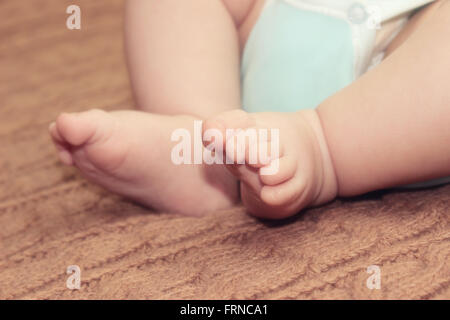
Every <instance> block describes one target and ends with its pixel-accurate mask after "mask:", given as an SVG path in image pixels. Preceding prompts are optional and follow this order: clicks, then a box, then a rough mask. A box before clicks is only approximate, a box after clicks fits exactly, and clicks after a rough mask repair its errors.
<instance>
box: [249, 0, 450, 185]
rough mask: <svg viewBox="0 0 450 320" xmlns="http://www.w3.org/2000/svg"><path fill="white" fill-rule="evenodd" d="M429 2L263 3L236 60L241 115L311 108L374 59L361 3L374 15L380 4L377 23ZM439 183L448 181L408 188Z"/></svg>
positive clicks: (282, 0) (318, 0)
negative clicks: (238, 66) (239, 62)
mask: <svg viewBox="0 0 450 320" xmlns="http://www.w3.org/2000/svg"><path fill="white" fill-rule="evenodd" d="M431 1H432V0H402V1H392V0H366V1H359V2H358V1H355V0H339V1H336V0H267V1H266V4H265V7H264V9H263V11H262V13H261V15H260V18H259V20H258V21H257V23H256V25H255V26H254V28H253V30H252V32H251V34H250V36H249V38H248V41H247V44H246V47H245V49H244V54H243V58H242V67H241V83H242V106H243V108H244V110H246V111H248V112H261V111H277V112H290V111H297V110H301V109H310V108H315V107H317V106H318V105H319V104H320V103H321V102H322V101H324V100H325V99H326V98H328V97H329V96H331V95H333V94H334V93H336V92H337V91H339V90H340V89H342V88H344V87H346V86H347V85H349V84H350V83H351V82H353V81H354V80H355V79H357V78H358V77H359V76H361V75H362V74H363V73H364V72H366V71H367V70H368V69H369V68H370V67H371V66H373V65H374V63H376V61H374V60H377V59H378V58H377V57H374V54H373V51H374V47H375V38H376V33H377V28H376V26H374V27H371V25H370V24H369V22H370V21H368V16H364V15H363V16H361V14H360V13H361V10H360V9H361V3H365V4H367V5H369V6H370V5H377V6H376V7H375V9H378V10H380V4H382V6H381V9H382V10H380V11H379V12H378V13H377V12H376V10H375V11H374V12H375V14H378V17H377V18H379V19H380V21H379V22H383V21H387V20H389V19H391V18H392V17H395V16H398V15H399V14H402V13H404V12H408V11H411V10H413V9H415V8H418V7H419V6H421V5H423V4H425V3H428V2H431ZM366 13H367V12H366ZM372 13H373V12H372ZM445 182H450V178H444V179H440V180H434V181H431V182H427V183H424V184H416V185H413V186H410V187H428V186H431V185H436V184H442V183H445Z"/></svg>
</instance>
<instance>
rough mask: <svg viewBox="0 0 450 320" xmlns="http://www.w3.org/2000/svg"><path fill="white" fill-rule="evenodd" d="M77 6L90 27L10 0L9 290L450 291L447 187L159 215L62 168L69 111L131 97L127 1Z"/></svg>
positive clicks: (6, 12)
mask: <svg viewBox="0 0 450 320" xmlns="http://www.w3.org/2000/svg"><path fill="white" fill-rule="evenodd" d="M76 2H77V4H78V5H80V6H81V9H82V19H83V21H82V30H81V31H69V30H67V29H66V27H65V19H66V17H67V16H68V15H67V14H66V13H65V10H66V7H67V6H68V5H69V4H72V1H61V0H35V1H2V2H0V39H2V40H1V41H0V83H1V85H0V98H1V99H0V146H1V147H0V150H1V151H0V226H1V228H0V299H13V298H17V299H41V298H45V299H90V298H99V299H108V298H129V299H136V298H137V299H143V298H145V299H166V298H170V299H174V298H181V299H184V298H189V299H192V298H214V299H217V298H223V299H229V298H249V299H278V298H292V299H298V298H301V299H302V298H307V299H311V298H313V299H314V298H317V299H322V298H325V299H334V298H337V299H347V298H350V299H353V298H356V299H382V298H384V299H397V298H400V299H406V298H414V299H421V298H425V299H438V298H447V299H449V298H450V267H449V261H450V259H449V257H450V215H449V210H450V186H443V187H440V188H434V189H428V190H420V191H404V192H403V191H401V192H400V191H397V192H394V191H391V192H379V193H375V194H372V195H368V196H364V197H361V198H358V199H352V200H337V201H335V202H333V203H331V204H329V205H327V206H324V207H322V208H317V209H313V210H308V211H306V212H304V213H303V214H301V215H298V216H296V217H294V218H292V219H290V220H289V221H284V222H275V223H273V222H271V223H265V222H261V221H257V220H255V219H253V218H251V217H249V216H247V215H246V214H245V213H244V210H243V208H242V207H236V208H233V209H230V210H225V211H220V212H211V213H210V214H209V215H207V216H206V217H204V218H188V217H181V216H177V215H172V214H168V213H153V212H151V211H149V210H146V209H145V208H142V207H139V206H137V205H134V204H132V203H130V202H128V201H126V200H124V199H121V198H119V197H116V196H114V195H111V194H110V193H108V192H106V191H104V190H102V189H100V188H98V187H96V186H94V185H92V184H89V183H88V182H86V181H85V180H84V179H82V178H81V177H80V176H79V175H78V173H77V171H76V170H74V169H72V168H65V167H63V166H62V165H60V164H59V162H58V160H57V156H56V153H55V150H54V147H53V145H52V144H51V141H50V139H49V136H48V134H47V127H48V125H49V123H50V122H51V121H52V120H53V119H55V117H56V116H57V115H58V113H59V112H62V111H81V110H86V109H90V108H106V109H108V110H114V109H120V108H130V107H132V106H133V100H132V94H131V90H130V85H129V81H128V77H127V72H126V67H125V62H124V56H123V43H122V22H123V21H122V13H123V2H122V1H120V0H96V1H89V0H78V1H76ZM69 265H78V266H79V267H80V268H81V289H80V290H74V291H72V290H69V289H67V288H66V279H67V277H68V275H67V274H66V268H67V267H68V266H69ZM370 265H378V266H379V267H380V268H381V289H380V290H369V289H368V288H367V286H366V280H367V278H368V277H369V276H370V275H369V274H367V272H366V269H367V267H368V266H370Z"/></svg>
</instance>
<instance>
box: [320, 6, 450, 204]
mask: <svg viewBox="0 0 450 320" xmlns="http://www.w3.org/2000/svg"><path fill="white" fill-rule="evenodd" d="M449 19H450V3H449V2H448V1H438V2H436V3H435V4H434V5H432V6H430V7H428V8H427V9H426V12H424V13H423V14H422V15H421V17H420V20H418V21H415V24H414V25H413V26H412V27H410V28H409V29H407V30H406V31H405V34H404V38H403V42H400V43H399V44H398V47H397V49H396V50H395V51H393V52H392V53H391V54H390V55H389V56H388V57H387V58H386V59H385V60H384V61H383V62H382V63H381V64H380V65H379V66H378V67H377V68H375V69H373V70H371V71H370V72H368V73H367V74H366V75H364V76H363V77H361V78H360V79H359V80H358V81H356V82H355V83H353V84H352V85H351V86H349V87H347V88H345V89H344V90H342V91H341V92H339V93H338V94H336V95H335V96H333V97H331V98H330V99H328V100H327V101H325V102H324V103H323V104H322V105H321V106H320V107H319V108H318V111H317V112H318V113H319V115H320V118H321V120H322V125H323V130H324V133H325V136H326V138H327V142H328V147H329V150H330V153H331V155H332V159H333V163H334V168H335V172H336V177H337V181H338V186H339V195H341V196H352V195H357V194H361V193H365V192H368V191H371V190H376V189H382V188H388V187H392V186H397V185H404V184H408V183H414V182H419V181H426V180H429V179H434V178H438V177H444V176H449V175H450V143H449V142H450V126H449V123H450V91H449V90H448V83H449V82H450V75H449V72H448V71H449V70H450V56H449V52H450V42H449V41H448V39H449V38H450V25H449V23H448V21H449Z"/></svg>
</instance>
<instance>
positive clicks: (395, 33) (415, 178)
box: [50, 0, 450, 219]
mask: <svg viewBox="0 0 450 320" xmlns="http://www.w3.org/2000/svg"><path fill="white" fill-rule="evenodd" d="M373 4H377V6H378V7H374V8H375V9H378V12H377V10H372V11H370V10H364V8H366V7H367V8H368V7H369V6H370V5H373ZM371 12H372V13H371ZM372 14H375V18H377V19H378V18H379V19H380V20H381V21H378V22H380V25H377V24H378V22H377V21H375V23H371V24H370V23H369V20H370V19H369V18H374V16H373V15H372ZM375 20H376V19H375ZM449 20H450V1H432V0H396V1H392V0H389V1H371V0H367V1H359V2H357V1H356V0H353V1H347V0H342V1H331V0H267V1H264V0H222V1H221V0H185V1H179V0H165V1H159V0H128V2H127V4H126V25H125V40H126V51H127V57H128V65H129V70H130V74H131V82H132V86H133V89H134V93H135V97H136V101H137V104H138V106H139V108H140V111H117V112H110V113H108V112H105V111H101V110H91V111H87V112H81V113H77V114H66V113H64V114H61V115H60V116H59V117H58V118H57V120H56V122H55V123H53V124H51V125H50V134H51V136H52V138H53V140H54V142H55V144H56V146H57V148H58V150H59V156H60V159H61V161H62V162H63V163H65V164H67V165H75V166H76V167H77V168H78V169H79V170H80V171H81V173H82V174H83V175H84V176H85V177H86V178H88V179H90V180H91V181H93V182H95V183H98V184H100V185H101V186H103V187H105V188H107V189H109V190H111V191H113V192H115V193H118V194H120V195H123V196H125V197H128V198H130V199H133V200H135V201H138V202H140V203H142V204H144V205H146V206H148V207H150V208H153V209H155V210H161V211H172V212H180V213H183V214H199V213H203V212H207V211H211V210H217V209H222V208H227V207H230V206H232V205H234V204H235V203H237V202H238V201H239V200H240V199H241V200H242V202H243V204H244V205H245V207H246V208H247V210H248V212H249V213H251V214H253V215H255V216H257V217H261V218H269V219H280V218H285V217H288V216H291V215H293V214H295V213H297V212H299V211H300V210H302V209H303V208H306V207H309V206H318V205H321V204H324V203H327V202H329V201H331V200H333V199H334V198H335V197H337V196H343V197H348V196H354V195H359V194H363V193H366V192H369V191H372V190H377V189H382V188H389V187H394V186H401V185H407V184H412V183H417V182H423V181H429V180H432V179H436V178H444V180H442V181H445V179H446V178H445V177H448V176H450V90H449V89H450V87H449V84H450V41H449V39H450V24H449V23H448V21H449ZM372 22H373V21H372ZM369 69H370V70H369ZM241 106H242V107H243V108H244V109H245V110H246V111H244V110H242V109H241ZM247 111H250V112H247ZM198 120H202V121H203V132H207V131H208V130H210V129H214V130H218V131H219V132H222V133H224V134H223V136H224V137H225V136H226V135H225V132H226V130H228V129H248V128H251V129H277V130H279V141H277V143H278V142H279V150H278V151H279V152H278V156H277V157H275V158H272V157H271V158H270V162H264V161H256V163H253V162H252V163H251V162H250V161H248V157H246V158H245V163H244V164H239V163H236V162H235V163H232V164H212V165H210V164H206V163H204V164H196V165H194V164H193V165H183V164H181V165H176V164H175V163H173V161H171V152H172V149H173V147H174V144H175V143H174V142H173V141H172V139H171V138H172V134H173V132H174V131H175V130H177V129H180V128H182V129H185V130H188V131H189V132H191V133H193V128H194V121H198ZM257 132H260V131H257ZM192 136H195V135H194V134H192ZM197 139H198V140H201V137H199V138H197ZM233 139H234V138H233ZM271 139H272V138H271V137H270V135H269V136H268V137H265V138H264V139H263V140H261V139H259V140H258V141H259V143H261V141H263V142H264V143H266V144H270V143H273V142H274V141H271ZM231 141H232V139H222V140H219V139H218V140H217V141H213V143H212V146H213V147H215V150H224V153H225V156H229V155H227V153H228V152H229V150H230V149H233V148H227V145H228V144H230V143H231ZM233 141H234V140H233ZM193 143H194V144H195V143H197V144H201V143H202V141H194V142H193ZM204 143H205V146H206V145H209V144H210V142H207V141H205V142H204ZM209 147H210V148H211V146H209ZM219 147H220V148H219ZM245 147H246V148H247V149H248V148H250V142H248V141H247V144H246V145H245ZM247 151H248V150H247ZM247 154H248V152H247V153H246V155H247ZM231 157H232V156H231ZM232 158H233V157H232ZM233 160H236V159H233ZM273 161H276V162H277V165H278V170H277V171H276V173H274V174H270V175H263V174H261V170H262V169H263V168H264V167H265V166H268V165H270V164H271V163H273ZM442 181H440V182H442Z"/></svg>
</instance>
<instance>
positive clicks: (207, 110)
mask: <svg viewBox="0 0 450 320" xmlns="http://www.w3.org/2000/svg"><path fill="white" fill-rule="evenodd" d="M252 1H253V0H247V1H240V2H237V1H234V0H228V1H225V2H222V1H220V0H186V1H178V0H165V1H159V0H128V1H127V4H126V25H125V42H126V51H127V57H128V65H129V69H130V74H131V81H132V86H133V89H134V93H135V96H136V101H137V104H138V106H139V109H140V110H142V111H120V112H112V113H106V112H102V111H100V110H91V111H88V112H83V113H79V114H63V115H61V116H60V117H58V119H57V121H56V123H54V124H52V125H51V126H50V132H51V135H52V137H53V139H54V141H55V143H56V145H57V147H58V149H59V151H60V157H61V160H62V161H63V162H64V163H66V164H68V165H75V166H76V167H78V168H79V169H80V171H81V172H82V174H83V175H84V176H86V177H87V178H88V179H90V180H91V181H93V182H96V183H98V184H100V185H102V186H104V187H106V188H107V189H109V190H111V191H113V192H116V193H119V194H121V195H124V196H126V197H129V198H132V199H135V200H136V201H138V202H140V203H142V204H144V205H147V206H149V207H152V208H154V209H156V210H164V211H176V212H181V213H184V214H199V213H202V212H205V211H211V210H216V209H220V208H226V207H228V206H231V205H232V204H234V203H235V202H237V201H238V200H239V194H238V185H237V180H236V178H235V177H233V176H232V175H231V174H230V173H229V172H228V171H227V170H226V169H225V168H223V166H220V165H216V166H206V165H205V166H202V165H195V166H194V165H178V166H177V165H175V164H173V163H172V161H171V151H172V148H173V147H174V145H175V143H176V142H171V134H172V132H174V131H175V130H176V129H187V130H188V131H189V132H190V133H191V136H192V137H194V135H193V133H192V131H193V122H194V120H197V119H203V118H204V117H207V116H209V115H212V114H215V113H217V112H220V111H224V110H230V109H234V108H239V107H240V92H239V41H238V35H237V34H238V32H237V28H238V26H239V24H240V23H241V21H243V19H244V18H245V16H246V12H247V10H249V9H250V8H251V5H252ZM143 111H145V112H143ZM150 112H151V113H150ZM200 144H201V142H200Z"/></svg>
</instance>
